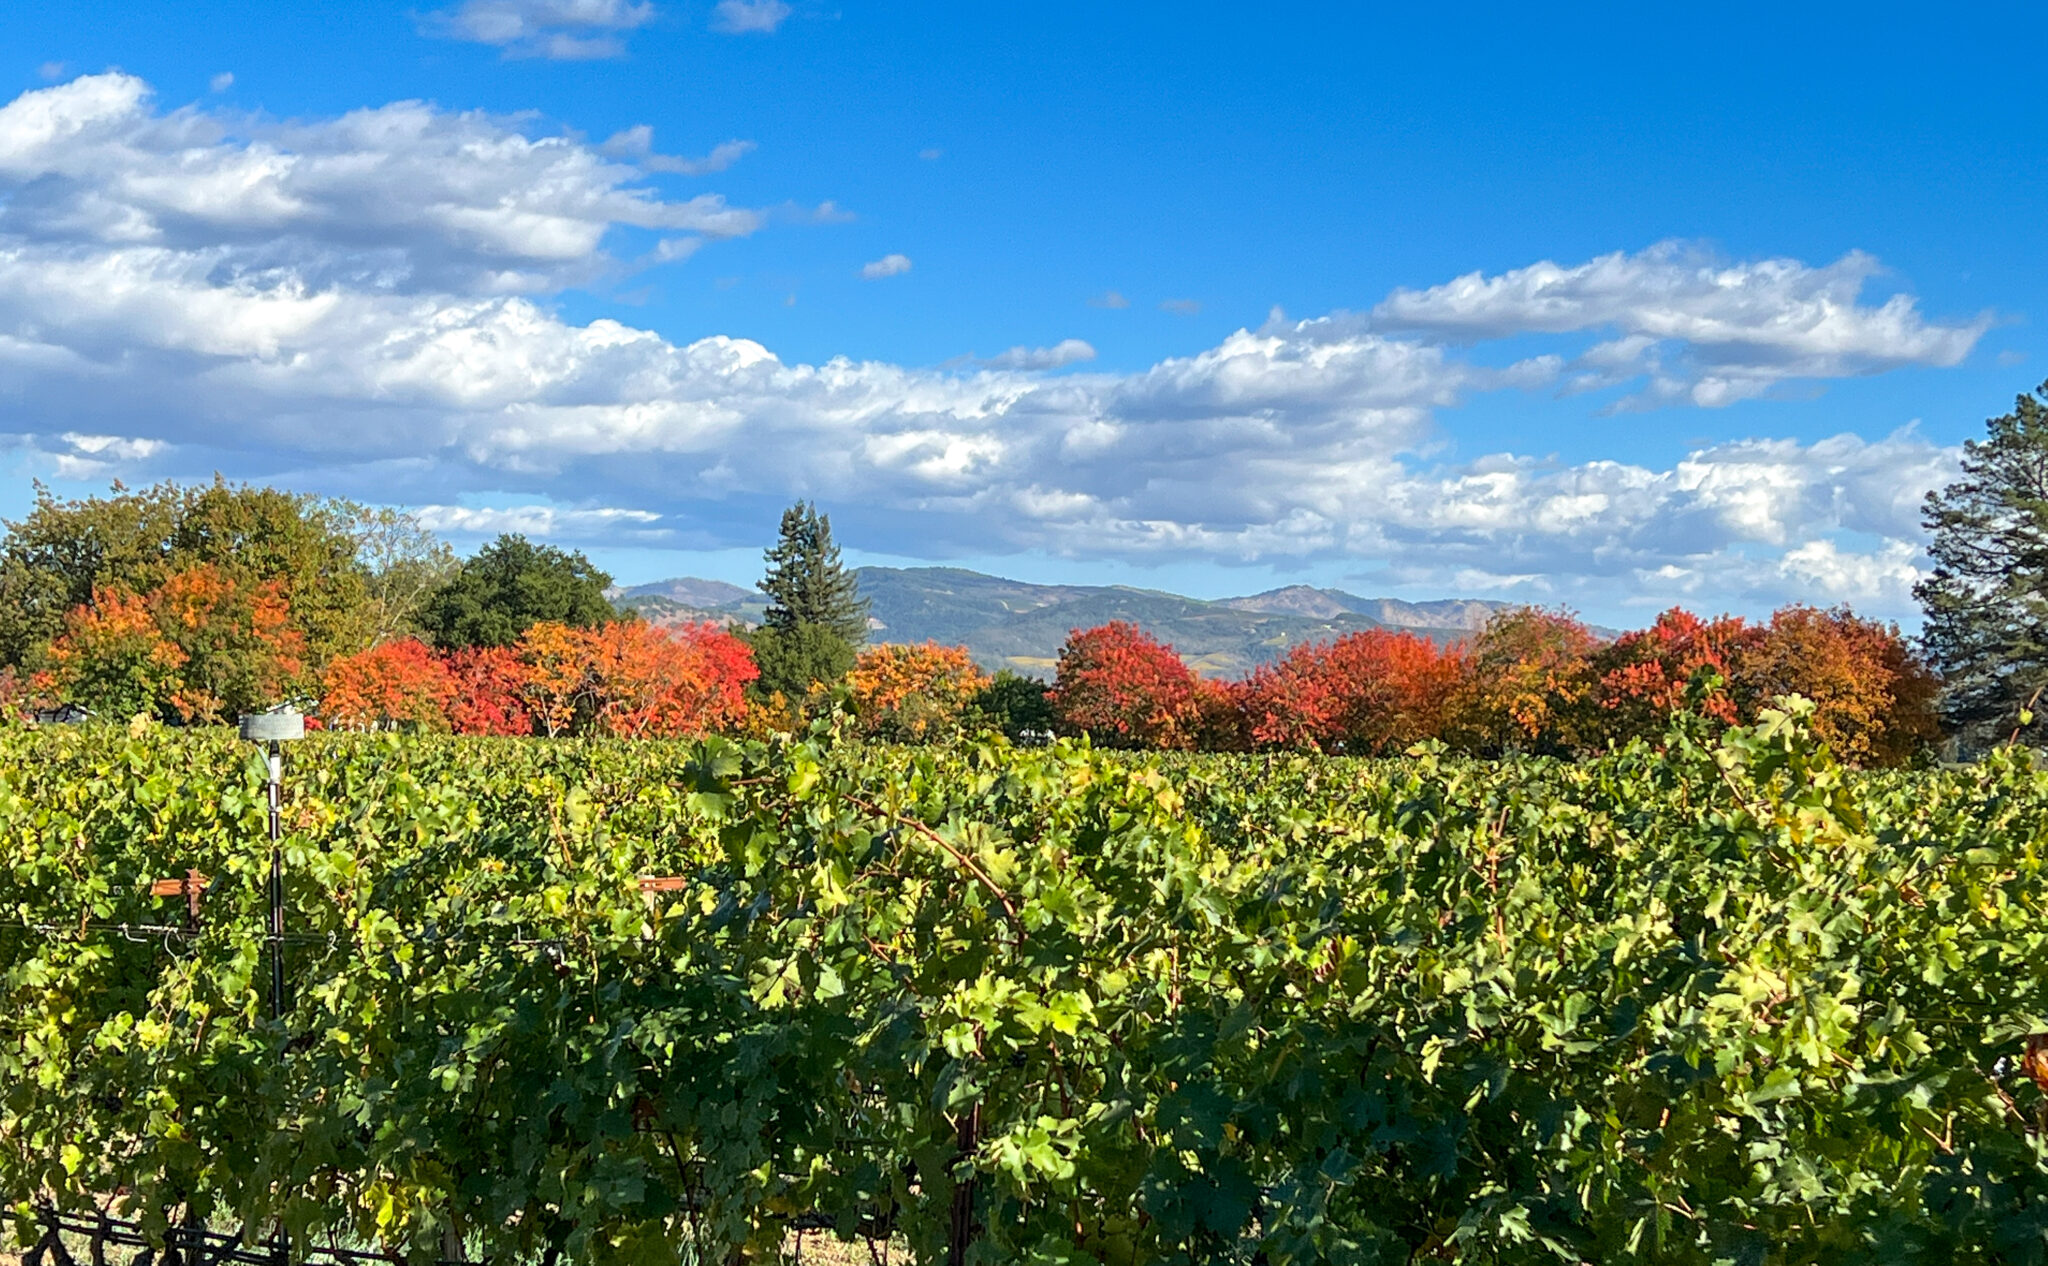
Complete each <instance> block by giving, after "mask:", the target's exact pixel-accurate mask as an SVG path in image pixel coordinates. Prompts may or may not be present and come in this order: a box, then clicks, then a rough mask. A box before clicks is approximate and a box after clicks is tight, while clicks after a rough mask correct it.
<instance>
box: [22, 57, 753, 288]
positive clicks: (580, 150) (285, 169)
mask: <svg viewBox="0 0 2048 1266" xmlns="http://www.w3.org/2000/svg"><path fill="white" fill-rule="evenodd" d="M0 198H4V203H0V241H5V242H7V243H9V244H10V245H12V246H13V247H15V248H16V251H17V257H19V252H23V251H26V252H43V251H47V252H49V253H51V254H52V255H54V256H58V257H63V258H70V259H76V260H92V259H99V260H112V259H115V258H119V257H123V256H128V257H132V256H133V254H134V253H135V252H140V251H148V250H156V251H159V252H162V253H163V254H164V255H165V256H166V257H167V258H173V259H176V260H180V261H185V262H187V263H190V264H194V265H199V266H203V267H204V269H205V270H206V273H207V275H208V276H210V277H213V278H214V279H215V280H216V281H217V282H219V283H220V284H221V286H222V287H223V289H228V288H232V287H234V286H240V287H243V288H253V289H257V290H263V291H266V292H271V293H276V292H279V291H280V290H282V289H292V288H296V289H298V290H300V291H304V292H312V291H315V290H319V291H327V292H331V293H342V292H374V291H419V292H434V293H448V292H453V293H458V294H477V293H504V292H516V291H539V290H551V289H555V288H559V287H561V286H563V285H569V284H575V283H577V282H581V281H587V280H590V279H591V278H593V277H595V276H598V275H600V274H601V273H602V272H603V271H604V269H605V268H606V267H607V266H608V264H609V262H610V261H609V257H608V256H607V255H606V254H605V252H604V249H603V246H604V240H605V238H606V236H607V234H609V233H610V232H611V231H612V230H613V229H614V228H617V227H628V228H638V229H649V230H657V231H664V232H682V233H689V234H694V235H698V236H701V237H709V238H718V237H733V236H739V235H744V234H748V233H752V232H754V231H755V230H756V229H758V228H759V227H760V226H761V224H762V223H763V216H762V214H761V213H760V212H757V211H751V210H745V209H742V208H737V207H731V206H728V205H726V203H725V201H724V199H722V198H720V197H718V196H717V195H715V194H703V195H700V196H697V197H694V198H690V199H688V200H686V201H681V202H674V201H668V200H665V199H663V198H662V197H661V196H660V195H659V194H658V193H656V192H655V191H653V190H652V189H650V188H649V187H647V186H646V185H645V184H643V183H640V179H639V172H638V170H637V169H636V168H634V167H632V166H630V165H627V164H625V163H620V162H614V161H610V160H608V159H606V158H605V157H604V156H603V155H601V154H599V153H598V152H596V151H595V150H593V149H591V148H589V147H587V146H585V145H583V144H580V143H578V142H576V141H573V140H570V139H567V138H564V137H555V136H542V137H531V136H528V135H526V134H525V133H524V132H522V131H521V130H519V129H518V128H517V127H515V126H513V125H512V123H510V122H508V121H506V120H502V119H499V118H495V117H493V116H490V115H486V114H482V113H477V112H470V113H461V114H456V113H450V112H447V111H444V110H439V109H436V108H435V107H433V106H430V105H427V104H425V103H422V102H417V101H404V102H398V103H396V104H394V105H388V106H383V107H380V108H377V109H371V110H357V111H353V112H351V113H349V114H345V115H343V116H341V117H340V118H337V119H329V120H323V121H319V122H314V123H297V122H279V121H271V120H265V119H257V118H246V117H238V116H233V115H230V114H226V113H212V112H207V111H203V110H199V109H196V108H192V107H187V108H185V109H181V110H174V111H171V112H169V113H164V112H161V111H159V110H157V109H156V108H155V106H154V103H153V102H152V100H151V94H150V90H149V87H148V85H147V84H145V83H143V82H142V81H141V80H139V79H136V78H134V77H133V76H129V75H123V74H105V75H92V76H88V77H85V78H81V79H75V80H73V81H71V82H70V83H66V84H61V85H58V86H56V87H51V88H44V89H41V90H39V91H36V92H30V93H25V94H23V95H22V96H20V97H18V98H16V99H15V100H14V101H12V102H10V103H8V104H7V105H6V106H4V107H0Z"/></svg>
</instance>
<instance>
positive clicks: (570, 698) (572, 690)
mask: <svg viewBox="0 0 2048 1266" xmlns="http://www.w3.org/2000/svg"><path fill="white" fill-rule="evenodd" d="M516 649H517V651H518V653H519V669H520V681H519V685H520V701H521V702H522V703H523V704H524V706H525V708H526V711H527V712H528V713H529V714H530V715H531V716H532V717H533V723H534V728H535V729H536V730H537V731H539V732H540V733H541V734H542V735H544V736H546V737H548V738H557V737H559V736H561V735H564V734H568V733H570V732H572V731H573V730H575V729H576V727H577V723H578V722H579V721H580V720H583V719H585V718H587V717H588V716H589V715H590V713H591V712H592V711H593V710H594V709H593V706H592V705H593V702H594V701H593V697H592V695H593V691H592V681H591V654H590V648H589V646H588V645H587V644H586V643H585V642H584V640H583V634H582V630H580V629H576V628H571V627H570V626H569V625H566V624H561V623H558V622H556V621H554V620H541V621H538V622H536V623H535V624H533V625H532V626H530V627H529V628H528V629H527V630H526V632H525V633H523V634H521V635H520V637H519V641H518V643H517V646H516Z"/></svg>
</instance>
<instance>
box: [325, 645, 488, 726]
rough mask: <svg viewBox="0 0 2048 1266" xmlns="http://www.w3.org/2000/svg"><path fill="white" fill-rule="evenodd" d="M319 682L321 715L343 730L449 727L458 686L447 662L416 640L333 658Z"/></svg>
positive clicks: (330, 723)
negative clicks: (450, 713) (451, 708)
mask: <svg viewBox="0 0 2048 1266" xmlns="http://www.w3.org/2000/svg"><path fill="white" fill-rule="evenodd" d="M321 686H322V689H321V694H320V715H321V716H322V717H323V718H324V719H325V720H326V722H327V724H328V725H330V726H332V727H334V728H336V729H342V730H387V729H395V728H398V727H400V726H415V727H417V728H419V729H422V730H447V729H450V728H451V722H450V719H449V710H450V707H451V706H452V705H453V703H454V702H455V697H456V692H457V689H458V685H457V682H456V679H455V676H454V674H452V673H450V672H449V671H448V666H447V664H446V663H444V662H443V661H442V659H441V657H440V656H438V655H436V654H435V653H434V652H433V650H432V649H431V648H430V647H428V646H427V645H426V644H425V643H423V642H421V641H419V640H417V639H415V638H406V639H405V640H403V641H398V642H385V643H384V644H382V645H381V646H374V647H371V648H370V649H369V650H367V651H363V652H360V653H359V654H355V655H344V656H342V657H340V658H338V659H336V660H334V661H332V662H331V663H329V664H328V665H327V672H326V673H325V674H324V675H323V676H322V678H321Z"/></svg>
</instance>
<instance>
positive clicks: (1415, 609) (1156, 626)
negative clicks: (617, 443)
mask: <svg viewBox="0 0 2048 1266" xmlns="http://www.w3.org/2000/svg"><path fill="white" fill-rule="evenodd" d="M856 575H857V576H858V577H859V579H860V591H861V594H862V596H864V597H865V598H867V600H868V603H869V607H870V619H869V621H868V627H869V630H870V631H869V640H870V641H873V642H925V641H936V642H942V643H946V644H948V645H961V646H965V647H967V649H968V650H969V651H971V652H972V653H973V655H974V658H975V659H976V661H978V662H979V663H980V664H981V665H982V666H983V667H985V668H989V669H997V668H1008V669H1010V670H1012V671H1014V672H1020V673H1028V674H1031V675H1033V676H1039V677H1049V676H1051V675H1052V669H1053V664H1054V661H1055V660H1056V659H1057V658H1058V656H1059V649H1060V644H1061V643H1062V642H1064V641H1065V640H1066V637H1067V634H1068V633H1069V632H1070V631H1072V630H1074V629H1085V628H1093V627H1094V626H1096V625H1098V624H1105V623H1108V622H1109V621H1111V620H1129V621H1131V622H1132V623H1134V624H1137V625H1139V626H1141V627H1143V628H1144V629H1145V630H1147V631H1148V632H1150V633H1151V634H1152V635H1153V636H1154V637H1157V638H1159V639H1160V640H1162V641H1165V642H1168V643H1170V644H1172V646H1173V648H1174V649H1175V650H1176V651H1178V652H1180V655H1181V658H1182V659H1184V660H1186V661H1187V662H1188V664H1189V666H1191V667H1192V668H1194V669H1195V671H1197V672H1199V673H1202V674H1204V675H1206V676H1212V677H1235V676H1240V675H1242V674H1244V673H1247V672H1249V671H1251V669H1253V668H1254V667H1256V666H1257V665H1259V664H1262V663H1265V662H1267V661H1268V660H1272V659H1275V658H1277V657H1279V656H1280V655H1283V654H1285V653H1286V651H1287V649H1288V648H1289V647H1291V646H1295V645H1297V644H1299V643H1302V642H1315V641H1326V640H1328V639H1330V638H1334V637H1338V636H1341V635H1343V634H1345V633H1356V632H1361V631H1363V630H1366V629H1377V628H1393V629H1401V630H1404V631H1407V632H1412V633H1416V634H1418V635H1420V636H1423V637H1427V638H1429V639H1431V640H1432V641H1436V642H1440V643H1442V642H1457V641H1463V640H1464V639H1466V638H1469V637H1470V636H1471V635H1472V634H1473V633H1474V632H1475V631H1477V630H1478V629H1479V627H1480V626H1481V625H1483V624H1484V623H1485V622H1486V621H1487V619H1488V618H1490V617H1491V616H1492V615H1493V613H1494V612H1496V611H1499V610H1501V609H1502V608H1504V607H1506V606H1509V605H1511V604H1508V603H1501V602H1486V601H1482V600H1480V599H1476V598H1450V599H1445V600H1443V601H1438V602H1407V601H1404V600H1402V599H1399V598H1361V597H1358V596H1357V595H1355V594H1349V593H1345V592H1344V591H1343V590H1341V589H1316V588H1311V587H1310V586H1308V585H1289V586H1287V587H1285V588H1281V589H1272V590H1268V591H1267V592H1265V593H1259V594H1253V595H1251V596H1249V597H1244V598H1224V599H1219V600H1213V601H1212V600H1206V599H1201V598H1187V597H1183V596H1181V595H1179V594H1173V593H1164V592H1161V591H1159V590H1155V589H1137V588H1132V587H1130V586H1126V585H1034V584H1028V583H1026V582H1024V581H1021V580H1005V579H1003V578H1002V577H1000V576H988V575H984V574H982V573H980V572H976V571H967V570H965V569H962V568H958V567H863V568H860V569H859V571H858V572H857V573H856ZM612 598H613V600H614V601H615V602H616V603H618V605H619V606H621V607H625V608H629V609H632V610H635V611H638V612H640V613H641V614H642V615H643V616H645V617H646V618H648V619H650V620H653V621H655V622H656V623H660V624H677V623H683V622H686V621H695V620H712V621H716V622H718V623H722V624H742V625H751V624H756V623H759V621H760V619H761V615H762V612H763V610H764V609H765V607H766V602H767V600H766V598H765V597H764V596H763V595H762V594H761V593H760V592H758V591H756V590H752V589H742V588H741V587H740V586H738V585H732V584H727V583H725V582H724V581H721V580H698V579H694V578H690V577H683V578H679V579H675V580H659V581H655V582H653V583H652V584H645V585H630V586H626V587H623V588H617V589H614V590H613V591H612Z"/></svg>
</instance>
